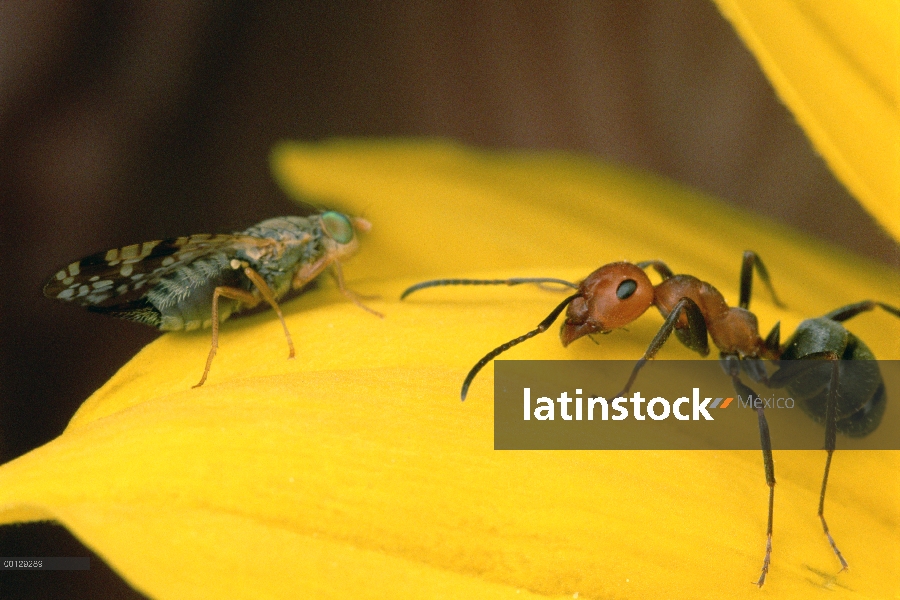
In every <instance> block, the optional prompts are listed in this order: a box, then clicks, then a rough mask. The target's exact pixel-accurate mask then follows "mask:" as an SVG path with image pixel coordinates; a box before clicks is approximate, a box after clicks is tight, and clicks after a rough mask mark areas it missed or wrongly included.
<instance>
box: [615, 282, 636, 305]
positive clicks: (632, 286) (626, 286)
mask: <svg viewBox="0 0 900 600" xmlns="http://www.w3.org/2000/svg"><path fill="white" fill-rule="evenodd" d="M635 290H637V282H636V281H635V280H634V279H626V280H625V281H623V282H622V283H620V284H619V287H617V288H616V296H617V297H618V298H619V300H627V299H628V298H631V295H632V294H633V293H634V292H635Z"/></svg>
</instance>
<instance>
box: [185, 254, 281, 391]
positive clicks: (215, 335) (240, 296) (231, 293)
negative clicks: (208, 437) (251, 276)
mask: <svg viewBox="0 0 900 600" xmlns="http://www.w3.org/2000/svg"><path fill="white" fill-rule="evenodd" d="M254 273H255V271H254ZM257 276H258V275H257ZM251 281H252V280H251ZM263 283H265V282H263ZM267 287H268V286H267ZM220 296H225V297H226V298H230V299H231V300H237V301H238V302H240V303H242V304H243V305H245V306H246V307H247V308H253V307H254V306H256V305H257V304H259V298H257V297H256V296H254V295H253V294H251V293H250V292H247V291H245V290H242V289H239V288H233V287H226V286H219V287H217V288H216V289H215V291H214V292H213V299H212V315H211V317H212V346H210V348H209V355H207V357H206V366H205V367H204V368H203V375H201V376H200V382H199V383H197V385H195V386H194V387H195V388H198V387H200V386H201V385H203V384H204V382H206V376H207V375H209V369H210V367H212V361H213V358H215V357H216V350H218V348H219V297H220ZM279 316H280V311H279ZM281 322H282V323H284V320H283V319H282V321H281ZM285 331H287V329H286V328H285ZM290 339H291V338H290V336H288V343H289V344H290ZM293 355H294V347H293V346H291V356H293Z"/></svg>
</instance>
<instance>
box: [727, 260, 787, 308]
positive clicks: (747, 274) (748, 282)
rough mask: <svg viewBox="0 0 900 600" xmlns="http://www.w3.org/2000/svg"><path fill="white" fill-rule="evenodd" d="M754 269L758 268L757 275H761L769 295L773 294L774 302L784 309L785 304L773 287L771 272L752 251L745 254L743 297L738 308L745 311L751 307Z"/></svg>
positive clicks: (742, 272) (742, 282) (742, 273)
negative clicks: (770, 277)
mask: <svg viewBox="0 0 900 600" xmlns="http://www.w3.org/2000/svg"><path fill="white" fill-rule="evenodd" d="M753 267H756V274H757V275H759V278H760V279H761V280H762V282H763V283H764V284H765V285H766V287H767V288H768V289H769V293H770V294H772V301H773V302H775V306H781V307H783V306H784V304H782V302H781V300H779V299H778V296H777V295H776V294H775V288H774V287H772V281H771V280H770V279H769V271H768V270H767V269H766V266H765V265H764V264H763V261H762V259H760V258H759V256H758V255H757V254H756V252H753V251H752V250H747V251H746V252H744V258H743V260H742V262H741V296H740V302H739V303H738V306H740V307H741V308H744V309H746V308H747V307H748V306H750V293H751V292H752V291H753Z"/></svg>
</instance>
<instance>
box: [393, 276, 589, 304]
mask: <svg viewBox="0 0 900 600" xmlns="http://www.w3.org/2000/svg"><path fill="white" fill-rule="evenodd" d="M523 283H556V284H559V285H564V286H567V287H570V288H572V289H576V290H577V289H578V284H576V283H572V282H571V281H566V280H565V279H554V278H552V277H517V278H513V279H432V280H430V281H423V282H421V283H417V284H415V285H413V286H410V287H408V288H406V291H404V292H403V294H401V295H400V299H401V300H403V299H404V298H406V297H407V296H409V295H410V294H412V293H413V292H418V291H419V290H423V289H425V288H430V287H440V286H444V285H521V284H523Z"/></svg>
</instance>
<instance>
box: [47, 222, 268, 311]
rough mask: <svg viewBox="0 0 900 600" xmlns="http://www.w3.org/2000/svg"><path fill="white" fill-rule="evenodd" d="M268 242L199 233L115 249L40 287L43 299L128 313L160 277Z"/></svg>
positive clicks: (74, 266)
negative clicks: (240, 248) (203, 261)
mask: <svg viewBox="0 0 900 600" xmlns="http://www.w3.org/2000/svg"><path fill="white" fill-rule="evenodd" d="M270 243H271V240H262V239H257V238H253V237H251V236H246V235H234V234H230V235H229V234H222V235H208V234H199V235H192V236H184V237H179V238H170V239H167V240H160V241H153V242H144V243H142V244H133V245H131V246H125V247H123V248H114V249H112V250H108V251H106V252H98V253H97V254H92V255H91V256H88V257H86V258H83V259H81V260H80V261H77V262H73V263H72V264H70V265H68V266H66V267H64V268H62V269H60V270H59V271H58V272H57V273H56V275H55V276H54V277H53V279H51V280H50V281H49V282H48V283H47V285H46V286H44V295H45V296H47V297H48V298H55V299H57V300H63V301H65V302H74V303H76V304H79V305H81V306H85V307H87V308H89V309H92V310H98V312H115V311H116V307H120V308H122V309H125V310H128V307H129V306H135V303H139V301H140V299H141V298H143V297H144V296H145V295H146V294H147V292H148V291H149V290H150V289H151V288H153V286H154V285H156V284H157V283H158V282H159V281H160V279H161V278H163V277H165V276H166V275H169V274H171V273H174V272H175V271H177V270H178V269H180V268H183V267H184V266H186V265H189V264H191V263H193V262H195V261H197V260H198V259H201V258H203V257H206V256H209V255H210V254H213V253H216V252H222V253H224V254H226V255H233V254H234V252H235V250H236V249H237V248H239V247H247V246H250V245H266V244H270ZM116 316H124V315H116ZM133 320H138V321H140V320H141V319H138V318H135V319H133Z"/></svg>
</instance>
